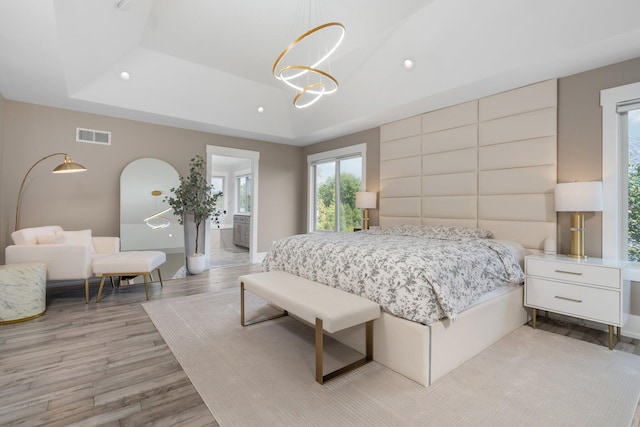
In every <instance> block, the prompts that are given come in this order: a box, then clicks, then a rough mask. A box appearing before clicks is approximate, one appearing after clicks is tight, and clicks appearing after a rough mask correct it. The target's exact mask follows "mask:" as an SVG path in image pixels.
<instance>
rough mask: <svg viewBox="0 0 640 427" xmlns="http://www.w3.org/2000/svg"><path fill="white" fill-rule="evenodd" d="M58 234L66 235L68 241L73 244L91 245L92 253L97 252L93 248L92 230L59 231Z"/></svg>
mask: <svg viewBox="0 0 640 427" xmlns="http://www.w3.org/2000/svg"><path fill="white" fill-rule="evenodd" d="M56 236H64V237H65V238H66V239H67V243H68V244H71V245H81V246H89V249H90V250H91V253H95V252H96V251H95V249H94V248H93V239H92V238H91V230H80V231H57V232H56Z"/></svg>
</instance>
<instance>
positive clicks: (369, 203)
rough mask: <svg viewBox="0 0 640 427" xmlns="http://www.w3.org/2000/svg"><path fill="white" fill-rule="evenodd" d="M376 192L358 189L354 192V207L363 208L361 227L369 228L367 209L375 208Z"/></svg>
mask: <svg viewBox="0 0 640 427" xmlns="http://www.w3.org/2000/svg"><path fill="white" fill-rule="evenodd" d="M376 202H377V194H376V193H374V192H371V191H358V192H357V193H356V208H358V209H363V211H362V214H363V218H362V229H363V230H368V229H369V209H375V208H376V206H377V205H376Z"/></svg>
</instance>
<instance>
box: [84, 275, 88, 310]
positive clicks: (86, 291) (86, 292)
mask: <svg viewBox="0 0 640 427" xmlns="http://www.w3.org/2000/svg"><path fill="white" fill-rule="evenodd" d="M84 303H85V304H89V279H88V278H87V279H84Z"/></svg>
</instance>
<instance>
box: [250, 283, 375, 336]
mask: <svg viewBox="0 0 640 427" xmlns="http://www.w3.org/2000/svg"><path fill="white" fill-rule="evenodd" d="M239 280H240V282H242V283H244V286H245V289H246V290H248V291H250V292H251V293H254V294H256V295H258V296H260V297H262V298H264V299H266V300H267V301H269V302H271V303H273V304H275V305H277V306H279V307H280V308H282V309H284V310H287V311H289V312H290V313H291V314H294V315H296V316H298V317H300V318H302V319H303V320H305V321H307V322H309V323H311V324H315V321H316V318H318V319H322V323H323V329H324V330H326V331H327V332H329V333H334V332H337V331H340V330H342V329H346V328H349V327H351V326H355V325H359V324H362V323H365V322H368V321H369V320H373V319H377V318H378V317H380V306H379V305H378V304H376V303H375V302H373V301H371V300H368V299H366V298H363V297H360V296H358V295H355V294H350V293H348V292H345V291H342V290H340V289H335V288H332V287H330V286H326V285H323V284H320V283H317V282H314V281H311V280H308V279H304V278H302V277H298V276H294V275H293V274H289V273H286V272H284V271H268V272H263V273H255V274H247V275H245V276H241V277H240V278H239Z"/></svg>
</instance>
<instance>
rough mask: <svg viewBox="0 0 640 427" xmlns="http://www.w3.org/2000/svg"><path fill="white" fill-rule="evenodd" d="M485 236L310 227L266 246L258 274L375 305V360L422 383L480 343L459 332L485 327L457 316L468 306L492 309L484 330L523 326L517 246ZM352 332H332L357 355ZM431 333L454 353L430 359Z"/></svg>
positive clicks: (446, 229)
mask: <svg viewBox="0 0 640 427" xmlns="http://www.w3.org/2000/svg"><path fill="white" fill-rule="evenodd" d="M491 237H492V233H491V232H490V231H487V230H482V229H478V228H468V227H457V226H454V227H450V226H435V227H434V226H416V225H396V226H391V227H389V228H386V229H382V230H369V231H362V232H357V233H326V232H323V233H311V234H305V235H296V236H291V237H288V238H285V239H281V240H278V241H276V242H274V244H273V246H272V248H271V250H270V252H269V253H268V254H267V256H266V257H265V259H264V260H263V264H262V266H263V270H265V271H272V270H281V271H286V272H288V273H291V274H295V275H297V276H300V277H304V278H306V279H309V280H313V281H315V282H318V283H322V284H324V285H327V286H332V287H336V288H339V289H341V290H344V291H347V292H351V293H354V294H356V295H359V296H362V297H365V298H367V299H370V300H372V301H375V302H376V303H378V304H380V306H381V307H382V309H383V315H382V317H381V318H380V319H379V320H377V321H376V322H375V323H376V325H375V326H374V332H375V334H376V336H375V337H374V355H375V356H374V357H375V359H376V360H377V361H378V362H380V363H382V364H384V365H386V366H388V367H389V368H391V369H394V370H396V371H398V372H400V373H402V374H404V375H406V376H408V377H409V378H411V379H413V380H415V381H417V382H419V383H420V384H423V385H429V384H431V382H433V381H435V380H436V379H437V378H439V377H440V376H442V375H444V374H445V373H446V372H449V371H450V370H451V368H453V367H455V366H458V364H459V363H461V362H462V361H464V360H466V359H467V358H468V357H469V355H473V354H475V353H476V352H477V347H478V345H480V346H484V340H480V341H479V342H478V340H477V339H474V338H471V339H470V338H469V337H468V336H464V337H462V335H466V334H467V333H468V332H469V327H471V328H473V327H475V326H476V325H477V324H482V323H484V327H487V326H490V325H488V324H487V322H486V319H483V321H482V322H478V320H477V319H475V318H474V316H473V315H470V316H469V315H468V314H467V313H473V312H474V311H478V309H477V308H476V309H475V310H474V309H473V307H474V306H477V307H482V306H483V305H484V306H487V305H488V306H491V305H493V308H491V309H490V310H491V311H492V312H495V313H500V314H499V315H498V316H497V317H498V318H500V319H501V320H499V323H502V325H501V326H500V325H497V326H496V327H495V329H494V331H495V332H496V333H498V334H501V333H502V332H503V328H504V327H507V328H509V329H513V328H514V327H517V326H519V325H521V324H523V323H525V322H526V312H525V311H524V308H523V307H522V297H521V296H522V292H521V289H520V288H521V284H522V282H523V280H524V273H523V271H522V268H521V265H522V261H523V259H524V252H525V249H524V247H522V246H521V245H519V244H517V243H515V242H508V241H497V240H495V239H492V238H491ZM496 298H497V300H501V299H506V301H507V303H506V304H507V306H508V307H510V308H511V309H512V313H508V312H507V311H508V310H507V311H505V310H501V309H499V308H498V305H496V303H495V302H493V303H492V302H491V301H492V300H494V299H496ZM482 301H488V303H487V302H482ZM481 302H482V303H481ZM481 311H482V312H484V311H485V310H481ZM503 315H504V316H506V318H507V319H505V318H503ZM482 316H483V317H486V315H485V314H482ZM476 317H477V316H476ZM467 318H470V320H467ZM505 320H508V321H505ZM458 322H461V323H462V325H463V326H458ZM469 322H470V323H469ZM467 323H469V325H467ZM358 329H359V328H352V330H348V331H346V332H344V331H343V332H341V333H338V334H335V335H334V337H335V338H336V339H338V340H339V341H342V342H344V343H346V344H348V345H350V346H352V347H354V348H356V349H358V350H360V351H362V348H361V346H362V345H363V343H362V342H358V341H354V339H356V340H360V339H361V337H362V336H363V334H362V333H361V332H358ZM451 331H453V332H451ZM445 332H446V333H445ZM471 333H472V334H473V335H480V336H483V337H485V336H487V335H491V334H487V333H482V334H478V333H477V332H471ZM436 334H440V335H443V336H446V337H447V339H448V340H452V341H453V345H454V346H455V347H457V349H456V351H455V357H453V358H452V357H451V355H450V354H446V355H445V354H443V355H439V353H438V352H437V351H436V349H435V348H432V347H431V342H432V340H433V339H434V336H436ZM456 336H459V337H458V338H456ZM439 340H442V338H440V339H439ZM391 341H397V342H395V343H393V342H391ZM448 347H451V345H449V346H448ZM483 348H484V347H483ZM447 353H449V352H447ZM458 359H459V360H458Z"/></svg>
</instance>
